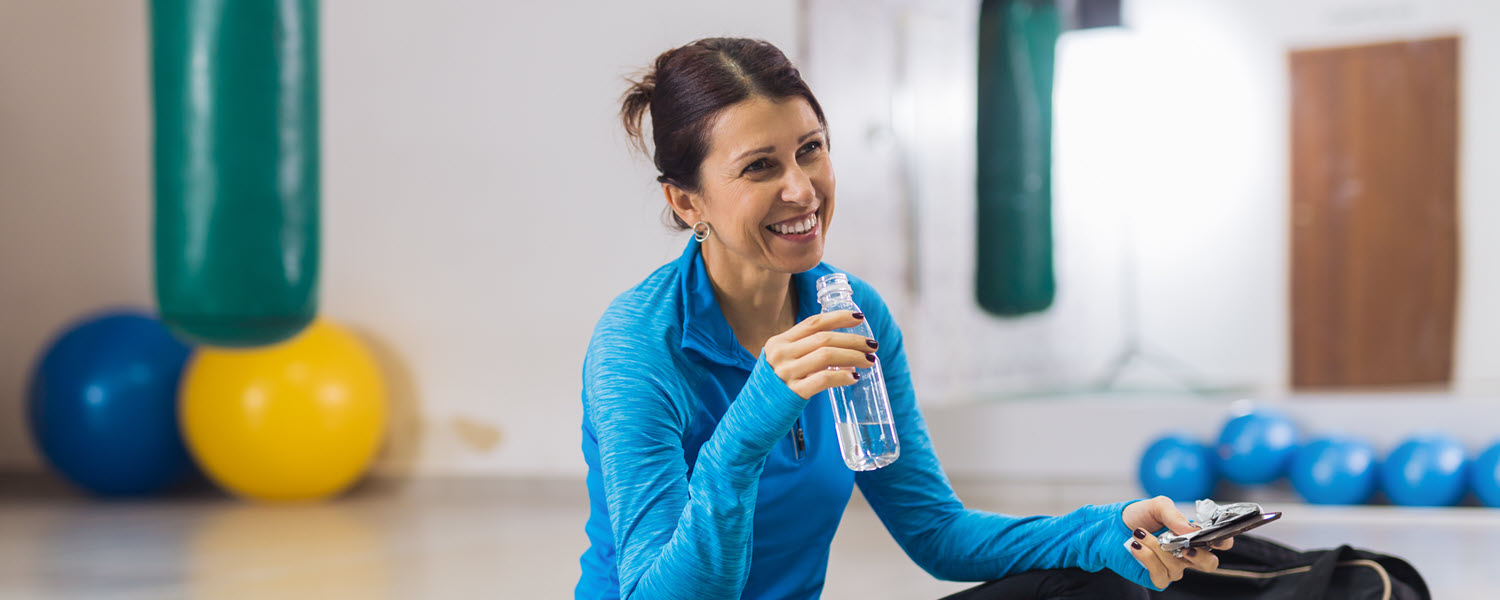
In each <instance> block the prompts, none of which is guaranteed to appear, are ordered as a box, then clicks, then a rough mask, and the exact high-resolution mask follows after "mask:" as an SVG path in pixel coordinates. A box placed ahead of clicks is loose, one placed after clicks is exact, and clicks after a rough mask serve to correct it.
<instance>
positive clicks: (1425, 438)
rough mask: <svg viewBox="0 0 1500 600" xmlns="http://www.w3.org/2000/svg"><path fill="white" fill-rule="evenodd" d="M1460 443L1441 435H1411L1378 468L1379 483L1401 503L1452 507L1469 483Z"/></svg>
mask: <svg viewBox="0 0 1500 600" xmlns="http://www.w3.org/2000/svg"><path fill="white" fill-rule="evenodd" d="M1468 469H1469V464H1468V461H1467V459H1466V457H1465V454H1464V446H1463V444H1461V443H1459V441H1458V440H1456V439H1454V438H1452V437H1450V436H1447V435H1443V434H1436V433H1435V434H1427V435H1419V436H1415V437H1412V438H1410V439H1408V440H1406V441H1405V442H1402V443H1401V445H1400V446H1397V447H1396V449H1395V450H1393V451H1391V455H1390V456H1389V457H1387V458H1386V460H1385V464H1384V465H1381V467H1380V486H1381V489H1384V490H1385V494H1386V496H1388V497H1390V499H1391V502H1394V503H1396V504H1400V505H1402V506H1452V505H1454V504H1457V503H1458V501H1459V500H1460V499H1462V498H1463V496H1464V491H1465V490H1467V489H1468V488H1467V486H1468V484H1469V472H1468Z"/></svg>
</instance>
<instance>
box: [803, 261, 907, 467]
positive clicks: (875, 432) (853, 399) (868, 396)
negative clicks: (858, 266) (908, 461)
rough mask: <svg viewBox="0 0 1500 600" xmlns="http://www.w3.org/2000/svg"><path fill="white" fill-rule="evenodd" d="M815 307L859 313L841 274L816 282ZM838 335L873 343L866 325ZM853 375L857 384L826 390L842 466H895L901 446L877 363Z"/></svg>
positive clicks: (873, 337)
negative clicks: (842, 458) (816, 304)
mask: <svg viewBox="0 0 1500 600" xmlns="http://www.w3.org/2000/svg"><path fill="white" fill-rule="evenodd" d="M818 304H821V305H823V312H825V313H826V312H831V311H835V310H852V311H855V312H860V310H859V306H857V305H855V304H854V290H853V289H852V288H850V287H849V277H848V276H847V275H844V274H843V273H833V274H831V275H824V276H823V277H820V278H818ZM838 331H839V332H840V333H852V334H855V335H860V336H864V337H867V338H870V339H872V340H873V339H875V335H874V333H873V332H871V331H870V324H869V323H868V322H866V321H860V323H859V325H855V326H854V327H850V328H848V329H840V330H838ZM833 368H838V367H833ZM845 368H849V367H845ZM855 371H856V372H857V373H859V380H858V381H855V382H854V383H852V384H849V385H845V386H839V387H835V388H829V389H828V399H829V401H831V402H832V403H833V423H834V430H835V431H837V432H838V436H839V448H840V449H841V450H842V451H843V454H844V464H846V465H849V468H850V469H854V470H855V471H871V470H874V469H879V468H880V467H884V466H886V465H888V464H891V463H893V462H895V461H896V457H898V456H901V446H900V444H899V443H897V441H896V422H895V419H892V418H891V400H890V397H889V396H888V395H887V394H886V391H885V376H884V375H883V374H882V373H881V371H880V359H879V358H876V359H875V364H874V365H873V366H871V367H870V368H868V369H860V368H856V369H855Z"/></svg>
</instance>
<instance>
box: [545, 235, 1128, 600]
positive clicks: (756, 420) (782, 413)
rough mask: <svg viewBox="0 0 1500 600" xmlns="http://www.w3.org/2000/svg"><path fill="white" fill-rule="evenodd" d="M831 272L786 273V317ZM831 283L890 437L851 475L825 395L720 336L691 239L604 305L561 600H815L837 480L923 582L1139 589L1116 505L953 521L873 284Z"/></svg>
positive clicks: (587, 391)
mask: <svg viewBox="0 0 1500 600" xmlns="http://www.w3.org/2000/svg"><path fill="white" fill-rule="evenodd" d="M833 271H834V269H833V268H832V267H829V266H828V265H827V264H820V265H818V266H817V267H816V268H814V269H812V270H810V271H807V272H805V273H798V274H796V275H793V276H792V281H793V288H794V290H795V292H796V302H797V319H798V321H801V320H802V319H805V318H807V317H809V316H812V315H814V314H817V313H818V312H820V308H819V306H818V303H817V299H816V293H815V289H814V282H815V281H816V280H817V278H818V277H820V276H822V275H825V274H828V273H831V272H833ZM849 282H850V284H851V286H852V287H853V289H854V301H855V303H857V304H858V305H859V306H860V308H861V309H862V310H863V311H864V313H865V315H866V318H867V319H869V323H870V326H871V327H872V328H873V330H874V332H875V336H876V340H878V341H879V342H880V349H879V350H878V351H877V354H878V355H879V357H880V363H881V367H882V368H883V370H884V372H885V381H886V387H887V389H888V391H889V394H890V399H891V408H892V411H893V414H894V417H895V420H896V433H897V436H898V437H899V438H900V442H901V457H900V458H899V459H897V460H896V462H895V463H893V464H891V465H889V466H887V467H885V468H882V469H878V470H875V471H866V472H861V473H855V472H853V471H850V470H849V469H848V467H845V466H844V463H843V460H842V458H841V457H840V454H839V448H838V439H837V437H836V436H835V433H834V429H833V415H832V410H831V406H830V404H829V401H828V397H827V394H826V392H825V393H821V394H818V395H817V396H814V397H813V398H812V400H811V401H804V400H803V399H802V398H801V397H799V396H798V395H797V394H796V393H795V392H793V391H792V390H791V389H790V388H788V387H787V386H786V384H785V383H784V382H782V381H781V379H780V378H778V377H777V376H776V373H775V372H774V371H773V370H772V368H771V367H770V365H769V364H768V363H766V360H765V356H764V354H762V355H761V356H760V357H759V358H758V359H757V358H756V357H754V356H751V355H750V354H749V353H748V352H746V351H745V349H744V348H743V347H741V346H740V345H739V343H738V342H737V341H736V340H735V337H734V332H733V330H731V329H730V327H729V323H728V322H727V321H725V319H724V314H723V312H722V311H721V310H720V309H719V304H718V301H717V300H716V299H715V297H714V291H713V286H712V285H711V284H710V282H709V279H708V273H707V271H706V270H705V268H704V264H703V260H702V258H701V257H700V254H699V244H698V243H697V242H694V241H689V242H688V247H687V249H686V250H685V251H684V252H683V253H682V257H681V258H680V259H678V260H677V261H675V262H673V263H670V264H667V265H665V266H663V267H661V268H660V269H657V270H656V272H654V273H652V274H651V276H650V277H647V278H646V280H645V281H643V282H641V283H640V284H639V285H637V286H636V287H634V288H632V289H631V290H630V291H627V292H625V293H624V294H621V295H620V296H619V297H618V298H616V299H615V301H614V302H613V303H612V304H610V306H609V308H608V309H607V310H606V311H605V312H604V316H603V317H601V318H600V319H599V323H598V325H597V326H596V327H595V329H594V337H593V341H592V342H591V343H590V344H589V349H588V354H587V356H586V357H585V359H584V366H583V455H584V459H585V460H586V461H587V462H588V466H589V473H588V489H589V500H590V504H591V509H592V512H591V514H590V516H589V519H588V523H587V524H586V525H585V527H584V529H585V531H586V532H587V533H588V536H589V541H590V544H591V545H590V547H589V549H588V551H586V552H585V553H584V554H583V557H582V558H581V559H580V563H581V564H582V567H583V576H582V577H581V578H580V579H579V581H578V586H577V588H576V589H575V590H574V596H575V598H579V599H589V600H593V599H596V598H640V599H644V598H693V599H707V598H741V597H743V598H817V597H818V596H819V594H820V592H821V591H822V589H823V578H824V575H825V572H826V571H827V567H828V550H829V546H830V543H831V542H832V540H833V534H834V531H835V530H836V529H837V528H838V524H839V519H840V517H841V516H842V515H843V512H844V507H845V506H846V505H847V504H848V502H849V498H850V494H851V493H852V491H853V486H854V485H855V484H858V485H859V487H860V491H861V492H862V493H863V494H864V496H865V499H866V500H867V501H868V502H869V503H870V506H871V507H872V508H874V510H875V513H876V514H877V515H879V517H880V519H881V521H882V522H883V523H884V524H885V526H886V528H887V529H888V530H889V531H890V532H891V535H892V536H893V537H894V538H895V539H896V542H897V543H898V544H900V546H901V548H902V549H903V550H905V551H906V554H907V555H908V556H910V557H911V558H912V560H914V561H916V563H917V564H918V565H920V566H921V567H922V568H923V569H926V570H927V572H929V573H931V574H932V575H933V576H935V577H938V578H941V579H950V580H967V581H982V580H988V579H995V578H999V577H1002V576H1004V575H1006V574H1009V573H1016V572H1021V571H1028V570H1034V569H1049V568H1059V567H1073V566H1076V567H1082V568H1084V569H1086V570H1089V571H1098V570H1100V569H1103V568H1106V567H1107V568H1110V569H1112V570H1114V571H1115V572H1117V573H1120V574H1122V575H1124V576H1126V577H1127V578H1129V579H1131V580H1133V581H1136V582H1137V583H1140V584H1142V585H1147V586H1149V585H1150V577H1149V576H1148V574H1147V572H1146V570H1145V569H1144V568H1143V567H1141V565H1140V563H1138V562H1136V560H1135V558H1134V557H1132V556H1131V555H1130V554H1129V553H1128V552H1127V551H1126V550H1125V547H1124V544H1125V542H1126V540H1127V539H1128V538H1129V537H1130V531H1129V529H1128V528H1127V527H1126V526H1125V523H1124V521H1123V520H1122V519H1121V511H1122V510H1123V508H1124V506H1125V505H1126V503H1120V504H1111V505H1106V506H1085V507H1083V508H1080V509H1078V510H1076V511H1074V512H1072V513H1069V514H1066V515H1063V516H1060V517H1026V518H1018V517H1012V516H1007V515H999V514H994V513H988V512H983V511H977V510H970V509H965V508H964V506H963V504H962V503H960V502H959V500H958V497H957V496H955V495H954V493H953V489H952V487H951V486H950V485H949V483H948V479H947V477H946V476H945V475H944V474H943V471H942V468H941V467H940V466H939V465H938V460H937V456H936V455H935V454H934V453H933V451H932V445H931V443H930V441H929V439H928V435H927V428H926V425H925V424H924V423H923V421H922V414H921V412H920V411H919V410H918V409H917V401H916V396H915V395H914V394H913V392H912V386H911V380H910V373H909V371H908V369H907V364H906V355H905V354H904V352H903V350H902V344H901V330H900V329H898V328H897V327H896V324H895V323H894V322H893V321H892V320H891V315H890V312H889V311H888V310H887V309H886V305H885V302H884V301H882V300H881V298H880V296H879V295H878V294H876V293H875V290H874V289H872V288H871V287H870V286H869V285H868V284H866V283H865V282H863V281H861V280H859V279H857V278H855V277H853V276H851V277H850V278H849ZM799 418H800V419H801V420H802V424H803V429H804V432H805V433H804V437H805V444H806V450H805V452H801V453H799V452H798V451H797V449H796V447H795V445H794V442H793V439H792V436H791V435H790V432H791V430H792V426H793V424H794V423H796V421H797V420H798V419H799Z"/></svg>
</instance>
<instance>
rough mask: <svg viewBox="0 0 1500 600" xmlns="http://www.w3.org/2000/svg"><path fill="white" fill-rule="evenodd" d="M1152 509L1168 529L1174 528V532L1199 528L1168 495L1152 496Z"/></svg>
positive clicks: (1188, 531) (1187, 531) (1181, 532)
mask: <svg viewBox="0 0 1500 600" xmlns="http://www.w3.org/2000/svg"><path fill="white" fill-rule="evenodd" d="M1151 510H1152V513H1153V516H1155V517H1156V520H1157V521H1159V522H1160V523H1161V524H1162V525H1164V526H1166V528H1167V529H1170V530H1172V533H1176V534H1184V533H1192V532H1194V531H1197V530H1198V529H1199V527H1198V526H1197V525H1194V524H1192V523H1191V522H1189V521H1188V519H1187V517H1185V516H1183V515H1182V511H1180V510H1177V505H1176V504H1173V503H1172V500H1171V499H1170V498H1167V497H1166V496H1157V497H1155V498H1152V499H1151Z"/></svg>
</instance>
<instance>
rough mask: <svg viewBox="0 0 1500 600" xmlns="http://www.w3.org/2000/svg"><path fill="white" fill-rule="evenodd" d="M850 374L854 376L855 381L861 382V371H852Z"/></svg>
mask: <svg viewBox="0 0 1500 600" xmlns="http://www.w3.org/2000/svg"><path fill="white" fill-rule="evenodd" d="M850 373H852V374H853V375H854V380H855V381H859V371H850Z"/></svg>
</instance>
